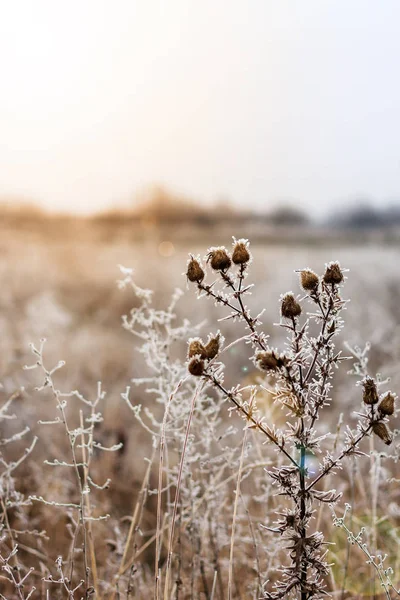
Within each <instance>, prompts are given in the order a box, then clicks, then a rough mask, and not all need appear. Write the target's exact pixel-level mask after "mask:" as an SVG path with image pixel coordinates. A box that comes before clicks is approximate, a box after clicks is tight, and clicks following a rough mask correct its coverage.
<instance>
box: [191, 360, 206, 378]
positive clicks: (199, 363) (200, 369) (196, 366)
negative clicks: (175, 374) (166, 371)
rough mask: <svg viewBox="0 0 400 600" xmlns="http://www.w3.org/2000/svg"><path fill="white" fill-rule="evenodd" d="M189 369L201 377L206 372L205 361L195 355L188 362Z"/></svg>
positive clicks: (192, 373)
mask: <svg viewBox="0 0 400 600" xmlns="http://www.w3.org/2000/svg"><path fill="white" fill-rule="evenodd" d="M188 371H189V373H190V374H191V375H194V376H195V377H200V376H201V375H203V373H204V361H203V360H201V358H198V357H197V356H195V357H193V358H192V359H191V360H190V361H189V364H188Z"/></svg>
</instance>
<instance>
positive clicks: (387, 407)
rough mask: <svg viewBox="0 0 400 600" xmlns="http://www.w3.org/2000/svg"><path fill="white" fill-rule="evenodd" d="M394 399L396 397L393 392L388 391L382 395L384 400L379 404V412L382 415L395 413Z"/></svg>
mask: <svg viewBox="0 0 400 600" xmlns="http://www.w3.org/2000/svg"><path fill="white" fill-rule="evenodd" d="M394 401H395V397H394V395H393V394H392V392H386V394H384V395H383V396H382V400H381V402H380V404H379V406H378V408H379V412H380V413H381V414H382V415H387V416H391V415H392V414H393V413H394Z"/></svg>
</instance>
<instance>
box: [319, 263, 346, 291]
mask: <svg viewBox="0 0 400 600" xmlns="http://www.w3.org/2000/svg"><path fill="white" fill-rule="evenodd" d="M324 281H325V283H331V284H336V285H338V284H339V283H341V282H342V281H343V272H342V269H341V268H340V264H339V263H338V262H330V263H329V264H327V265H326V271H325V275H324Z"/></svg>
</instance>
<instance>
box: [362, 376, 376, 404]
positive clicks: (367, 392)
mask: <svg viewBox="0 0 400 600" xmlns="http://www.w3.org/2000/svg"><path fill="white" fill-rule="evenodd" d="M362 385H363V388H364V390H363V402H364V404H369V405H371V404H377V403H378V402H379V396H378V390H377V388H376V383H375V381H374V380H373V379H372V377H365V379H364V380H363V382H362Z"/></svg>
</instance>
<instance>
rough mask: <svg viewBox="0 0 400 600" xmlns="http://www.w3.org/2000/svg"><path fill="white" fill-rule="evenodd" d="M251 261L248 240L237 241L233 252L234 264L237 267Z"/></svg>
mask: <svg viewBox="0 0 400 600" xmlns="http://www.w3.org/2000/svg"><path fill="white" fill-rule="evenodd" d="M249 260H250V252H249V250H248V242H247V240H238V241H236V240H235V243H234V247H233V252H232V262H233V263H234V264H235V265H245V264H246V263H248V262H249Z"/></svg>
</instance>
